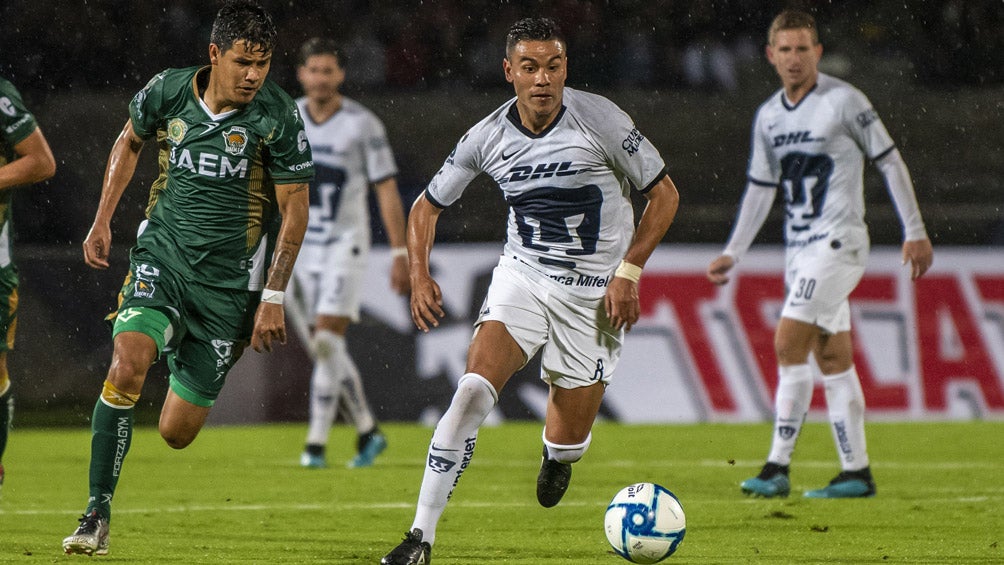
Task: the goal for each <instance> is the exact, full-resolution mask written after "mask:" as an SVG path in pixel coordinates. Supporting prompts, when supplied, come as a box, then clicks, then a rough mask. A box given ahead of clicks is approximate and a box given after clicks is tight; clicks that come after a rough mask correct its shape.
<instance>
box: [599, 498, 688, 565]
mask: <svg viewBox="0 0 1004 565" xmlns="http://www.w3.org/2000/svg"><path fill="white" fill-rule="evenodd" d="M603 526H604V529H605V530H606V533H607V541H609V542H610V545H611V546H612V547H613V548H614V551H616V552H617V554H618V555H620V556H621V557H623V558H624V559H627V560H628V561H630V562H632V563H657V562H659V561H662V560H663V559H665V558H667V557H669V556H670V555H673V553H674V552H675V551H676V549H677V548H678V547H680V542H682V541H683V535H684V534H686V533H687V519H686V517H685V516H684V515H683V506H682V505H681V504H680V500H679V499H678V498H676V495H675V494H673V493H672V492H670V491H669V489H667V488H666V487H663V486H660V485H657V484H654V483H637V484H633V485H629V486H626V487H624V488H623V489H621V491H620V492H618V493H617V495H616V496H614V499H613V500H611V501H610V505H609V506H607V514H606V516H605V517H604V519H603Z"/></svg>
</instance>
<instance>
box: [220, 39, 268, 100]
mask: <svg viewBox="0 0 1004 565" xmlns="http://www.w3.org/2000/svg"><path fill="white" fill-rule="evenodd" d="M209 61H210V62H211V63H212V65H213V73H212V81H213V85H214V86H215V88H216V89H217V93H218V94H219V96H220V97H221V98H223V99H224V100H225V101H226V102H228V103H229V104H228V105H233V106H245V105H247V104H250V103H251V101H252V100H254V97H255V94H258V89H259V88H261V86H262V84H264V83H265V77H266V76H268V70H269V67H270V66H271V64H272V52H271V51H268V52H263V51H261V50H259V49H254V48H253V47H249V46H248V44H247V42H245V41H243V40H241V41H235V42H234V44H233V46H232V47H230V49H227V50H226V51H225V52H224V51H221V50H220V47H219V46H218V45H216V44H214V43H210V44H209Z"/></svg>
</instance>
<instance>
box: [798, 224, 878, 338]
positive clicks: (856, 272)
mask: <svg viewBox="0 0 1004 565" xmlns="http://www.w3.org/2000/svg"><path fill="white" fill-rule="evenodd" d="M785 262H786V265H785V274H784V286H785V301H784V308H783V309H782V310H781V317H782V318H790V319H793V320H799V321H802V322H806V323H809V324H814V325H816V326H818V327H819V328H822V329H823V330H824V331H826V332H827V333H830V334H835V333H838V332H845V331H849V330H850V329H851V307H850V303H849V302H848V301H847V297H848V296H850V294H851V292H852V291H853V290H854V288H855V287H856V286H858V283H859V282H860V281H861V277H862V276H863V275H864V273H865V265H866V264H867V263H868V245H867V243H865V244H863V245H850V244H846V245H845V244H844V243H843V241H842V240H827V241H820V242H817V243H815V244H813V245H809V246H807V247H804V248H802V249H798V250H789V251H788V253H787V256H786V259H785Z"/></svg>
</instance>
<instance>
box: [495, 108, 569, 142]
mask: <svg viewBox="0 0 1004 565" xmlns="http://www.w3.org/2000/svg"><path fill="white" fill-rule="evenodd" d="M564 115H565V105H564V104H562V105H561V110H558V115H557V116H555V117H554V121H552V122H551V125H549V126H547V127H546V128H544V131H542V132H540V133H533V132H532V131H530V130H528V129H526V126H524V125H523V122H522V120H520V119H519V109H517V108H516V103H515V102H513V103H512V106H509V111H508V112H507V113H506V117H507V118H509V121H510V122H511V123H512V125H514V126H516V129H518V130H519V131H520V132H522V133H523V135H525V136H527V137H529V138H534V139H536V138H539V137H544V136H545V135H547V134H548V132H550V131H551V130H552V129H554V127H555V126H556V125H558V122H560V121H561V117H562V116H564Z"/></svg>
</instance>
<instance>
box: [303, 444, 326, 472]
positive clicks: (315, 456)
mask: <svg viewBox="0 0 1004 565" xmlns="http://www.w3.org/2000/svg"><path fill="white" fill-rule="evenodd" d="M300 466H301V467H306V468H308V469H325V468H327V466H328V461H327V459H325V457H324V446H323V445H320V444H315V443H308V444H307V446H306V447H304V448H303V453H301V454H300Z"/></svg>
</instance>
